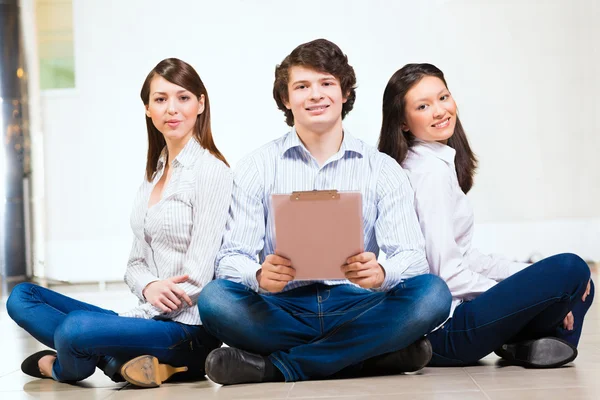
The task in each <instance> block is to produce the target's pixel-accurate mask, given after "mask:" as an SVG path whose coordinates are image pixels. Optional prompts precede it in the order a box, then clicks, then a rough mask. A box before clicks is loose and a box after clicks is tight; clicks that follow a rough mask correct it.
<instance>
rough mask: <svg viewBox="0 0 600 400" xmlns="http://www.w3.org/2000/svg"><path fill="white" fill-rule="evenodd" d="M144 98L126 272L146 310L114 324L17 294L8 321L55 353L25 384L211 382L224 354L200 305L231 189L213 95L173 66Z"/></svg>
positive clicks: (33, 367) (147, 85) (43, 295)
mask: <svg viewBox="0 0 600 400" xmlns="http://www.w3.org/2000/svg"><path fill="white" fill-rule="evenodd" d="M141 98H142V101H143V103H144V106H145V114H146V125H147V130H148V143H149V146H148V158H147V163H146V171H145V178H144V181H143V183H142V185H141V187H140V189H139V191H138V194H137V196H136V199H135V202H134V206H133V210H132V214H131V227H132V230H133V233H134V240H133V247H132V249H131V254H130V256H129V261H128V263H127V269H126V272H125V282H126V283H127V285H128V286H129V287H130V289H131V291H132V292H133V294H135V295H136V296H137V297H138V299H139V305H138V306H137V307H136V308H134V309H133V310H130V311H128V312H125V313H121V314H117V313H115V312H113V311H110V310H105V309H102V308H99V307H96V306H93V305H90V304H86V303H83V302H80V301H77V300H74V299H72V298H69V297H67V296H64V295H61V294H59V293H56V292H54V291H52V290H49V289H46V288H43V287H40V286H37V285H34V284H31V283H23V284H20V285H18V286H16V287H15V288H14V289H13V291H12V293H11V295H10V298H9V299H8V301H7V304H6V307H7V310H8V313H9V315H10V317H11V318H12V319H13V320H14V321H15V322H16V323H17V324H19V325H20V326H21V327H22V328H24V329H25V330H26V331H27V332H29V333H30V334H31V335H32V336H33V337H35V338H36V339H37V340H39V341H40V342H41V343H43V344H45V345H46V346H48V347H50V348H52V349H55V350H56V351H52V350H44V351H41V352H37V353H35V354H33V355H31V356H30V357H29V358H27V359H26V360H25V361H24V362H23V364H22V366H21V369H22V370H23V372H25V373H26V374H28V375H31V376H34V377H38V378H51V379H55V380H57V381H60V382H73V381H79V380H82V379H85V378H87V377H89V376H90V375H92V374H93V373H94V371H95V369H96V367H99V368H100V369H102V370H103V371H104V373H105V374H106V375H108V376H109V377H110V378H111V379H113V380H114V381H122V380H123V378H124V379H126V380H127V381H129V382H130V383H132V384H135V385H137V386H141V387H153V386H158V385H160V384H161V383H162V381H164V380H165V379H168V378H169V377H170V376H171V375H172V374H173V373H175V372H182V373H181V374H179V375H178V377H181V378H184V379H197V378H200V377H202V376H204V360H205V358H206V356H207V354H208V353H209V352H210V351H211V350H213V349H214V348H217V347H219V346H220V345H221V343H220V342H219V341H218V340H217V339H215V338H214V337H212V336H211V335H209V334H208V333H207V332H206V331H205V330H204V328H203V327H202V324H201V321H200V315H199V312H198V307H197V304H196V303H197V300H198V295H199V294H200V291H201V290H202V288H203V287H204V285H206V284H207V283H208V282H209V281H211V280H212V278H213V275H214V263H215V257H216V254H217V251H218V250H219V247H220V244H221V240H222V236H223V232H224V229H225V224H226V220H227V216H228V210H229V203H230V200H231V191H232V186H233V178H232V174H231V172H230V170H229V167H228V165H227V162H226V161H225V158H224V157H223V155H222V154H221V153H220V152H219V150H218V149H217V147H216V146H215V144H214V141H213V138H212V132H211V127H210V105H209V100H208V93H207V91H206V88H205V87H204V84H203V83H202V80H201V79H200V77H199V76H198V74H197V73H196V71H195V70H194V69H193V68H192V67H191V66H190V65H189V64H187V63H185V62H183V61H181V60H178V59H176V58H169V59H165V60H163V61H161V62H160V63H158V65H156V67H154V69H152V71H151V72H150V73H149V74H148V76H147V78H146V80H145V81H144V84H143V86H142V91H141ZM161 363H164V364H161Z"/></svg>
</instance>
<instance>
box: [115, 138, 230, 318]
mask: <svg viewBox="0 0 600 400" xmlns="http://www.w3.org/2000/svg"><path fill="white" fill-rule="evenodd" d="M165 160H166V148H165V150H163V153H162V154H161V156H160V159H159V161H158V169H157V171H156V173H155V175H154V177H153V179H152V182H148V181H147V180H145V179H144V182H143V183H142V186H141V187H140V189H139V191H138V194H137V196H136V199H135V201H134V205H133V210H132V213H131V228H132V230H133V234H134V236H135V237H134V239H133V247H132V249H131V255H130V256H129V262H128V263H127V270H126V272H125V283H127V285H128V286H129V288H130V289H131V291H132V292H133V293H134V294H135V295H136V296H137V297H138V298H139V300H140V301H139V305H138V306H137V307H136V308H134V309H133V310H130V311H128V312H125V313H122V314H120V315H122V316H126V317H136V318H146V319H150V318H154V317H158V318H161V319H170V320H173V321H177V322H181V323H184V324H188V325H200V324H201V321H200V314H199V312H198V307H197V306H196V303H197V300H198V295H199V294H200V291H201V290H202V288H203V287H204V285H206V284H207V283H208V282H210V281H211V280H212V279H213V277H214V271H215V258H216V256H217V252H218V251H219V247H220V246H221V241H222V239H223V233H224V231H225V224H226V222H227V217H228V215H229V204H230V202H231V192H232V188H233V174H232V172H231V170H230V169H229V168H228V167H227V166H226V165H225V164H224V163H223V162H222V161H220V160H218V159H217V158H216V157H214V156H213V155H212V154H210V152H209V151H207V150H205V149H204V148H202V146H200V144H199V143H198V142H197V141H196V140H195V139H194V138H191V139H190V140H189V141H188V143H187V144H186V145H185V147H184V148H183V149H182V150H181V152H180V153H179V154H178V155H177V157H176V158H175V159H174V160H173V163H172V168H173V171H172V174H171V179H170V180H169V182H167V185H166V187H165V188H164V190H163V193H162V198H161V200H160V201H159V202H158V203H156V204H155V205H153V206H152V207H150V208H148V202H149V199H150V194H151V193H152V190H153V188H154V186H155V185H156V183H157V182H158V181H159V180H160V178H161V177H162V175H163V172H164V165H165ZM186 274H187V275H189V279H188V281H187V282H184V283H179V284H178V285H179V286H180V287H181V288H182V289H183V290H184V291H185V292H186V293H187V294H188V296H190V298H191V300H192V303H193V305H192V306H191V307H190V306H188V305H187V303H185V302H182V308H180V309H178V310H175V311H173V312H170V313H165V312H163V311H161V310H160V309H158V308H156V307H154V306H153V305H152V304H150V303H148V302H147V301H146V299H145V298H144V296H143V294H142V291H143V290H144V288H145V287H146V285H148V284H149V283H150V282H153V281H156V280H163V279H167V278H170V277H174V276H178V275H186Z"/></svg>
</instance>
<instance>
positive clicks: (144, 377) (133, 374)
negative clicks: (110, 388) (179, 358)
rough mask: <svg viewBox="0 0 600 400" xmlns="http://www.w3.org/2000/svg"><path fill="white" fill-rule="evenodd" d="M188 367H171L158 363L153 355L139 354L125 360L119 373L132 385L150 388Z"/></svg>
mask: <svg viewBox="0 0 600 400" xmlns="http://www.w3.org/2000/svg"><path fill="white" fill-rule="evenodd" d="M187 370H188V367H172V366H170V365H168V364H160V363H159V362H158V358H156V357H154V356H148V355H146V356H139V357H136V358H134V359H132V360H129V361H127V362H126V363H125V364H123V366H122V367H121V375H122V376H123V378H124V379H125V380H126V381H127V382H129V383H131V384H132V385H135V386H139V387H145V388H152V387H158V386H160V385H161V383H163V382H164V381H166V380H167V379H169V378H170V377H171V375H173V374H176V373H178V372H185V371H187Z"/></svg>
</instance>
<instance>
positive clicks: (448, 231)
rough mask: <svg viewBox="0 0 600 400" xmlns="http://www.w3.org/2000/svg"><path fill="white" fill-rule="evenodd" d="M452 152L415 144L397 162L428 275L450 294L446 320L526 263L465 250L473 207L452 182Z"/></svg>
mask: <svg viewBox="0 0 600 400" xmlns="http://www.w3.org/2000/svg"><path fill="white" fill-rule="evenodd" d="M455 154H456V152H455V150H454V149H453V148H451V147H449V146H446V145H444V144H442V143H438V142H424V141H417V144H416V145H415V146H414V147H412V149H411V150H409V152H408V154H407V157H406V159H405V161H404V162H403V163H402V166H403V167H404V168H405V169H406V170H407V171H408V176H409V179H410V182H411V184H412V186H413V189H414V191H415V208H416V210H417V215H418V217H419V223H420V225H421V230H422V231H423V235H424V236H425V247H426V252H427V261H428V262H429V267H430V270H431V273H432V274H435V275H438V276H440V277H441V278H442V279H444V281H446V284H447V285H448V288H449V289H450V292H451V293H452V299H453V301H452V308H451V310H450V317H451V316H452V314H453V313H454V310H455V308H456V307H457V306H458V305H459V304H460V303H461V302H462V301H464V300H471V299H473V298H475V297H477V296H478V295H480V294H481V293H483V292H485V291H486V290H488V289H490V288H491V287H493V286H494V285H495V284H496V283H497V282H500V281H502V280H503V279H506V278H507V277H509V276H510V275H512V274H514V273H516V272H519V271H521V270H522V269H524V268H526V267H527V266H528V265H529V264H525V263H520V262H514V261H510V260H508V259H506V258H504V257H501V256H496V255H485V254H482V253H480V252H479V251H477V250H476V249H472V248H471V240H472V238H473V225H474V215H473V207H472V206H471V203H470V202H469V199H468V198H467V196H466V195H465V194H464V193H463V191H462V190H461V188H460V186H459V184H458V178H457V176H456V169H455V166H454V156H455Z"/></svg>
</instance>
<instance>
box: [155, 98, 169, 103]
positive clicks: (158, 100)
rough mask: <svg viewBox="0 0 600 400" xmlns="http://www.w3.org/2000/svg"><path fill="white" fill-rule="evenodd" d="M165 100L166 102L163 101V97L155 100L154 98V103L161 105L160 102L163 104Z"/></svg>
mask: <svg viewBox="0 0 600 400" xmlns="http://www.w3.org/2000/svg"><path fill="white" fill-rule="evenodd" d="M165 100H166V99H165V98H164V97H157V98H155V99H154V101H155V102H156V103H162V102H163V101H165Z"/></svg>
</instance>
